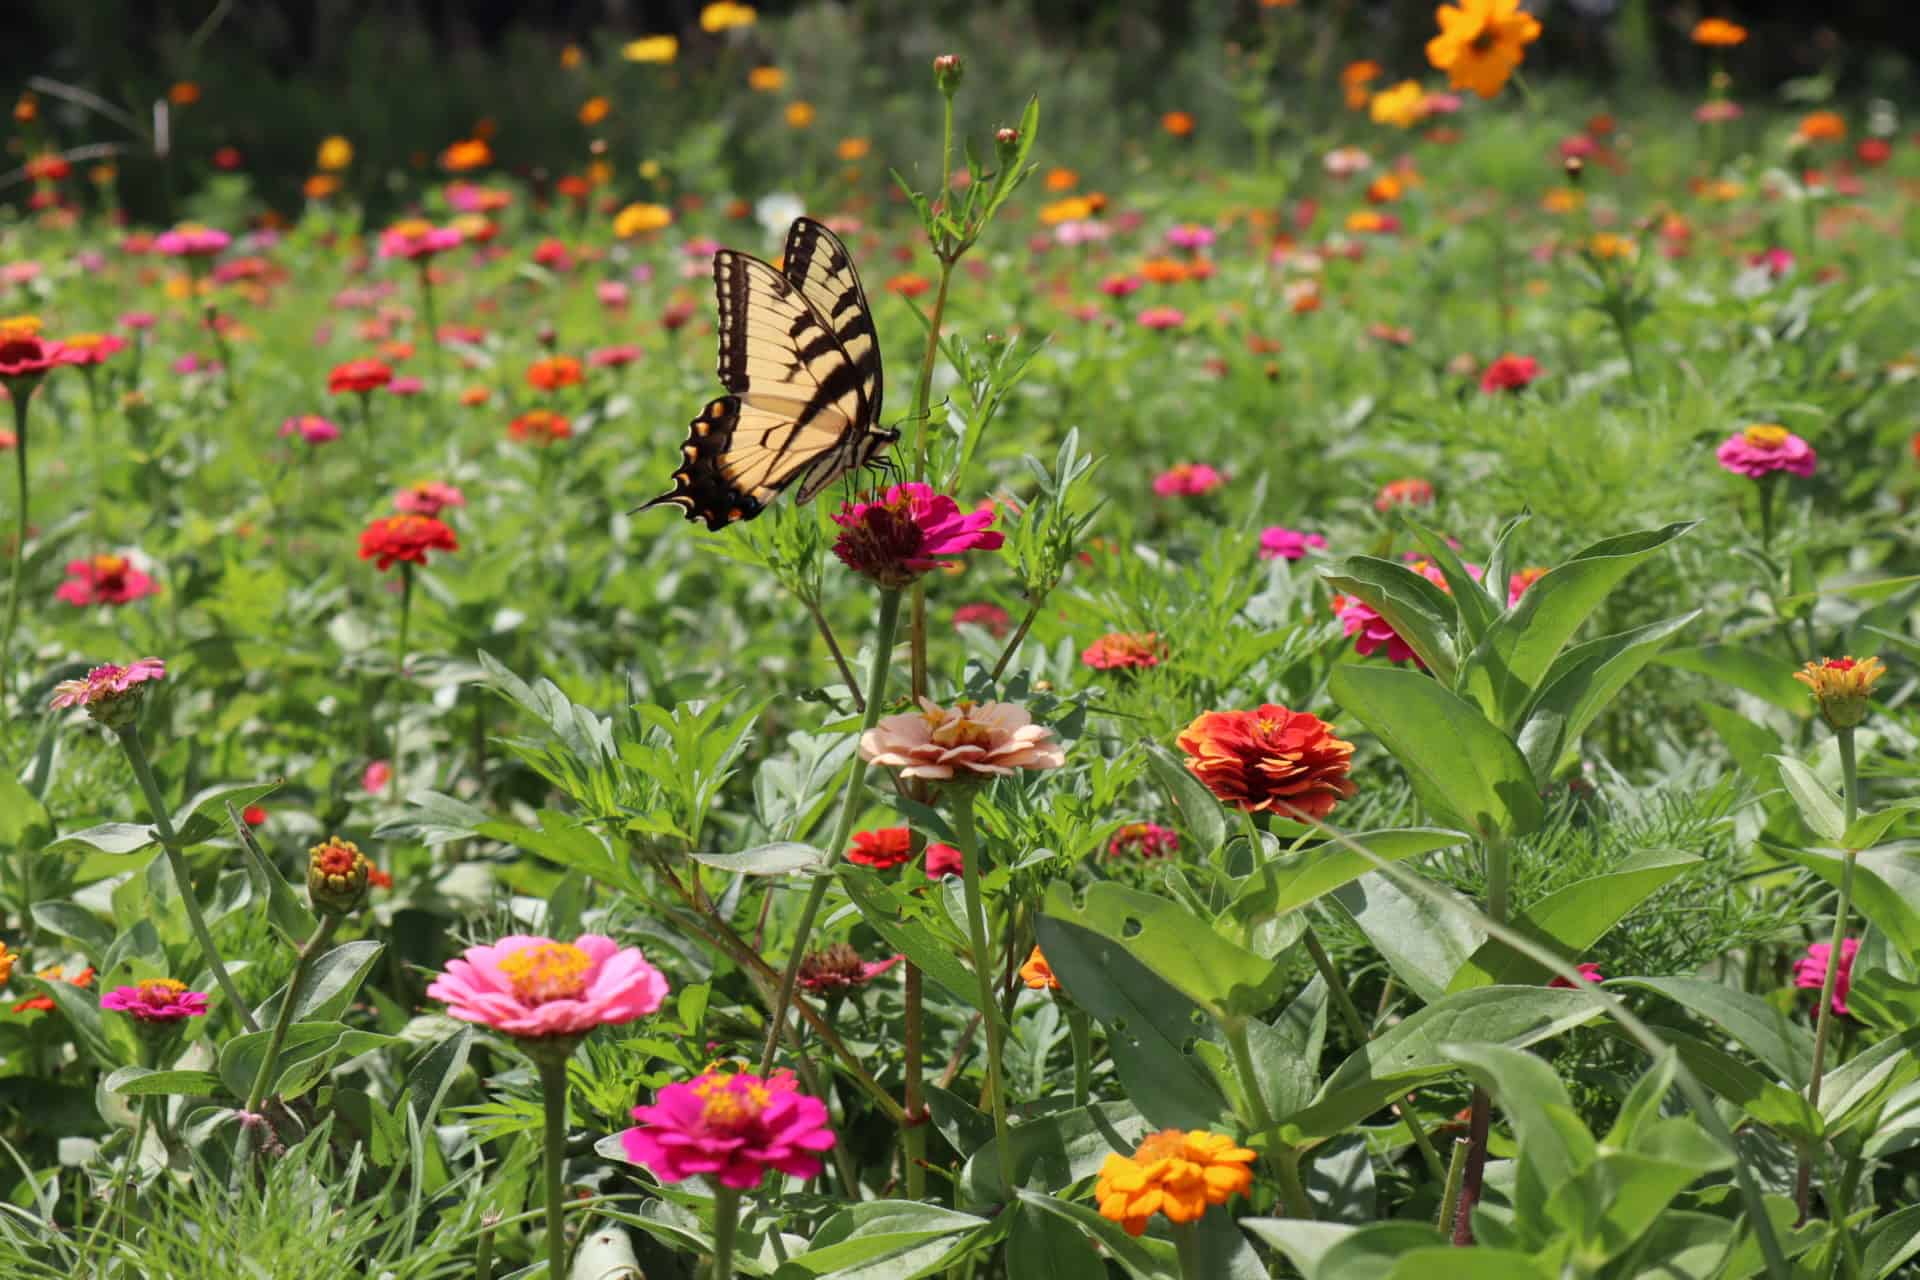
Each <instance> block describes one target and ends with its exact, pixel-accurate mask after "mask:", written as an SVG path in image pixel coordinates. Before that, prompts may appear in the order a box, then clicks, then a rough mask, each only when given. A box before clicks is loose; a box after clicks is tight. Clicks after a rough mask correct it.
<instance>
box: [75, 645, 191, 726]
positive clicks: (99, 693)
mask: <svg viewBox="0 0 1920 1280" xmlns="http://www.w3.org/2000/svg"><path fill="white" fill-rule="evenodd" d="M166 674H167V664H166V663H164V662H162V661H161V660H160V659H158V658H141V659H140V660H139V661H137V662H130V663H128V664H127V665H126V666H124V667H122V666H118V665H116V664H114V663H111V662H109V663H105V664H103V665H101V666H98V667H95V668H93V669H92V670H91V671H89V672H87V677H86V679H84V680H62V681H61V682H60V683H59V684H57V685H55V686H53V701H52V702H50V703H49V704H48V705H49V706H51V707H52V708H53V709H54V710H55V711H64V710H65V709H66V708H68V707H85V708H86V709H87V714H88V715H89V716H92V717H93V718H94V719H95V720H97V721H99V722H100V723H101V724H103V725H106V726H107V727H108V728H109V729H118V728H120V727H122V726H124V725H128V724H132V723H133V719H134V717H135V716H136V715H137V714H138V713H139V711H140V703H141V701H142V700H143V699H144V698H145V697H146V693H147V685H148V684H150V683H152V682H154V681H158V680H163V679H165V678H166Z"/></svg>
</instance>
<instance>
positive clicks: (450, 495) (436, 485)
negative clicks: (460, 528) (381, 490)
mask: <svg viewBox="0 0 1920 1280" xmlns="http://www.w3.org/2000/svg"><path fill="white" fill-rule="evenodd" d="M466 505H467V495H466V494H464V493H462V492H460V490H458V489H456V488H454V487H453V486H452V485H450V484H442V483H441V482H440V481H438V480H422V481H421V482H420V483H418V484H415V485H409V486H408V487H407V488H405V489H402V490H401V491H400V492H398V493H396V494H394V495H393V509H394V510H395V511H406V512H411V513H412V514H414V515H420V516H437V515H439V514H440V513H441V512H442V511H444V510H446V509H447V508H448V507H464V506H466Z"/></svg>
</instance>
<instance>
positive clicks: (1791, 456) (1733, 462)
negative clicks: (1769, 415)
mask: <svg viewBox="0 0 1920 1280" xmlns="http://www.w3.org/2000/svg"><path fill="white" fill-rule="evenodd" d="M1714 456H1716V457H1717V458H1719V459H1720V465H1721V466H1722V467H1724V468H1726V469H1727V470H1728V471H1731V472H1733V473H1734V474H1735V475H1737V476H1750V477H1752V478H1753V479H1755V480H1758V479H1759V478H1760V477H1761V476H1765V475H1771V474H1773V473H1774V472H1776V471H1784V472H1786V473H1787V474H1789V475H1796V476H1810V475H1812V474H1813V469H1814V467H1815V466H1816V465H1817V464H1818V463H1819V455H1817V454H1815V453H1814V451H1813V446H1812V445H1810V444H1808V443H1807V442H1806V441H1805V440H1802V439H1801V438H1800V437H1799V436H1797V435H1795V434H1793V432H1791V431H1789V430H1787V429H1786V428H1785V427H1783V426H1780V425H1778V424H1777V423H1772V422H1756V423H1754V424H1753V425H1752V426H1750V427H1748V428H1746V429H1745V430H1743V431H1736V432H1734V433H1733V434H1732V435H1730V436H1728V437H1727V438H1726V439H1725V440H1723V441H1722V442H1721V444H1720V447H1719V449H1717V450H1716V451H1715V455H1714Z"/></svg>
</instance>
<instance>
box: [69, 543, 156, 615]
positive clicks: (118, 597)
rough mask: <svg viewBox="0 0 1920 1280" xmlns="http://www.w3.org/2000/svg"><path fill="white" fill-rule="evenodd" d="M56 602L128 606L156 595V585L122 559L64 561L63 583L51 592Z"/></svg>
mask: <svg viewBox="0 0 1920 1280" xmlns="http://www.w3.org/2000/svg"><path fill="white" fill-rule="evenodd" d="M53 594H54V598H55V599H56V600H64V601H66V602H67V603H68V604H70V605H77V606H82V607H84V606H86V605H90V604H131V603H132V602H133V601H135V600H139V599H142V598H144V597H146V596H157V595H159V594H160V587H159V584H157V583H156V582H154V580H153V579H152V578H149V577H148V576H147V575H146V574H144V573H142V572H140V571H139V570H138V569H136V568H134V567H133V563H132V562H131V561H129V560H128V559H127V558H126V557H125V556H117V555H103V556H89V557H88V558H87V559H85V560H69V561H67V580H66V581H65V582H63V583H61V584H60V588H59V590H57V591H55V592H54V593H53Z"/></svg>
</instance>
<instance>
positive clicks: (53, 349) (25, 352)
mask: <svg viewBox="0 0 1920 1280" xmlns="http://www.w3.org/2000/svg"><path fill="white" fill-rule="evenodd" d="M64 354H65V349H64V348H62V347H61V345H60V344H59V343H57V342H49V341H47V340H46V339H45V338H42V337H40V336H38V335H37V334H35V333H33V332H32V331H31V330H29V329H25V328H15V329H8V328H6V327H5V326H4V325H0V382H4V383H13V382H26V383H33V382H37V381H39V380H40V379H41V378H42V377H44V376H46V372H47V370H49V369H51V368H53V367H54V366H55V365H58V364H60V363H61V357H62V355H64Z"/></svg>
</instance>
